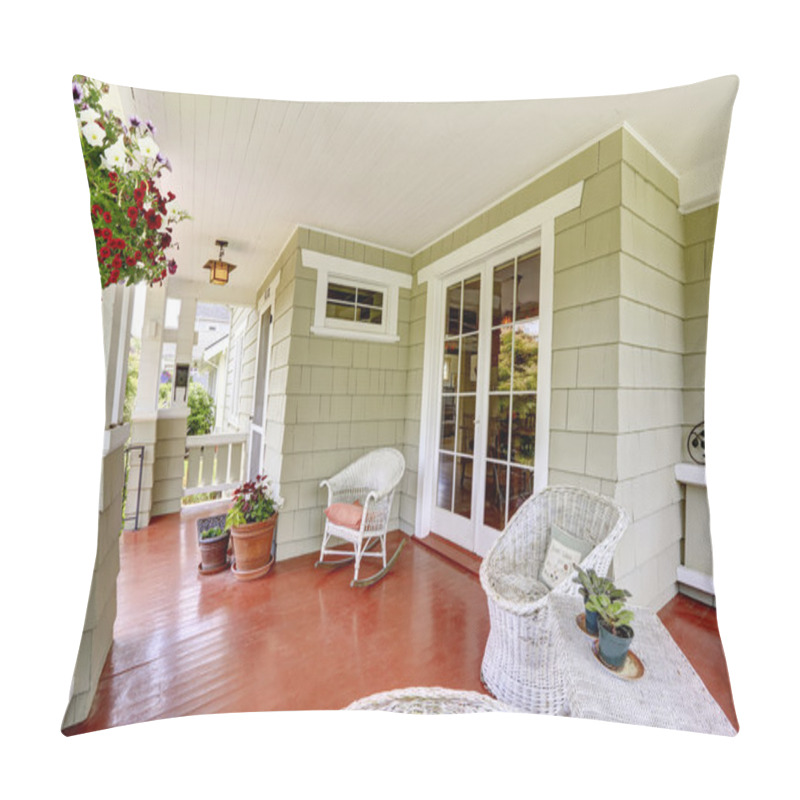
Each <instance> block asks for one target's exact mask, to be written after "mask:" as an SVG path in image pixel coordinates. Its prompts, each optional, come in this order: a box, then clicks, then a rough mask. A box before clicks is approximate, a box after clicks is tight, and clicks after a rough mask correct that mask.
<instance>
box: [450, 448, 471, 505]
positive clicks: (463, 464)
mask: <svg viewBox="0 0 800 800" xmlns="http://www.w3.org/2000/svg"><path fill="white" fill-rule="evenodd" d="M455 478H456V492H455V497H454V498H453V511H454V512H455V513H456V514H459V515H460V516H462V517H466V518H467V519H469V518H470V517H471V516H472V459H471V458H464V457H462V456H458V457H457V458H456V475H455Z"/></svg>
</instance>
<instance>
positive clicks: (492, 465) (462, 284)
mask: <svg viewBox="0 0 800 800" xmlns="http://www.w3.org/2000/svg"><path fill="white" fill-rule="evenodd" d="M540 276H541V252H540V250H539V249H535V250H530V249H527V250H525V251H524V252H522V253H521V254H518V255H516V254H515V255H512V256H509V257H507V258H500V257H497V258H495V259H488V260H487V261H486V262H485V263H484V264H482V265H481V266H480V267H473V268H472V269H471V270H470V269H467V270H466V271H463V272H462V273H459V274H456V275H453V276H451V277H450V278H448V279H446V280H445V287H444V304H445V308H444V326H443V330H442V331H441V336H440V340H439V346H440V355H441V361H440V365H441V370H440V372H439V376H440V383H439V391H438V408H437V413H438V428H437V434H436V450H435V462H436V463H435V472H436V475H435V489H434V492H433V497H432V506H433V507H432V509H431V517H430V519H431V530H432V531H434V532H435V533H437V534H439V535H440V536H443V537H444V538H446V539H448V540H450V541H453V542H455V543H456V544H458V545H460V546H461V547H464V548H466V549H468V550H472V551H475V552H478V553H485V552H486V550H488V548H489V546H491V543H492V542H493V541H494V540H495V539H496V538H497V536H498V535H499V533H500V531H502V530H503V528H504V527H505V526H506V524H507V523H508V521H509V520H510V519H511V517H512V516H513V515H514V513H515V512H516V510H517V509H518V508H519V506H520V505H521V504H522V503H523V502H524V501H525V499H527V498H528V497H529V496H530V495H531V494H532V493H533V489H534V473H535V469H536V420H537V413H536V412H537V391H538V365H539V295H540Z"/></svg>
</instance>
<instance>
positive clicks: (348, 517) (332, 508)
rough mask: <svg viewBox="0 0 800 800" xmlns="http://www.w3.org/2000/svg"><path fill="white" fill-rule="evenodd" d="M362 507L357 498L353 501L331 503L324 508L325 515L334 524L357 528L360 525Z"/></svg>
mask: <svg viewBox="0 0 800 800" xmlns="http://www.w3.org/2000/svg"><path fill="white" fill-rule="evenodd" d="M363 512H364V508H363V506H362V505H361V503H359V502H358V500H356V501H355V503H332V504H331V505H329V506H328V507H327V508H326V509H325V515H326V516H327V517H328V519H329V520H330V521H331V522H332V523H333V524H334V525H341V526H342V527H343V528H353V529H354V530H358V529H359V528H360V527H361V514H362V513H363Z"/></svg>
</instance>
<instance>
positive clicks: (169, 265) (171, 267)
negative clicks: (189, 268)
mask: <svg viewBox="0 0 800 800" xmlns="http://www.w3.org/2000/svg"><path fill="white" fill-rule="evenodd" d="M167 269H168V270H169V274H170V275H174V274H175V271H176V270H177V269H178V265H177V263H176V262H175V259H174V258H171V259H170V260H169V261H168V262H167Z"/></svg>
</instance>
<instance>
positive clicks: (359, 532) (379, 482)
mask: <svg viewBox="0 0 800 800" xmlns="http://www.w3.org/2000/svg"><path fill="white" fill-rule="evenodd" d="M405 468H406V462H405V459H404V458H403V455H402V454H401V453H400V452H399V451H398V450H395V449H393V448H388V447H387V448H382V449H379V450H373V451H371V452H369V453H367V454H366V455H364V456H362V457H361V458H359V459H358V460H356V461H354V462H353V463H352V464H350V465H349V466H347V467H345V468H344V469H343V470H342V471H341V472H339V473H337V474H336V475H334V476H333V477H332V478H328V479H327V480H324V481H322V483H320V486H327V487H328V507H327V508H326V510H325V514H326V520H325V531H324V533H323V537H322V547H321V548H320V552H319V561H317V563H316V565H315V566H323V565H324V566H336V565H339V564H344V563H348V562H351V561H352V562H355V572H354V575H353V580H352V581H351V583H350V585H351V586H366V585H369V584H371V583H375V582H376V581H378V580H380V579H381V578H382V577H383V576H384V575H385V574H386V573H387V572H388V570H389V569H390V567H391V566H392V563H394V559H395V558H396V557H397V555H398V554H399V552H400V548H399V547H398V549H397V550H396V551H395V553H394V555H393V556H392V558H391V560H390V561H389V562H387V560H386V533H387V528H388V526H389V515H390V513H391V510H392V500H393V498H394V491H395V489H396V488H397V485H398V484H399V483H400V480H401V479H402V477H403V473H404V472H405ZM345 517H347V518H345ZM332 538H333V539H343V540H344V541H345V542H348V543H349V544H351V545H352V549H341V546H340V545H338V544H337V545H336V546H333V547H332V546H330V545H331V542H330V540H331V539H332ZM378 543H379V544H380V551H379V552H371V551H370V548H371V547H372V546H373V545H375V544H378ZM401 547H402V542H401ZM327 556H333V557H334V560H330V559H328V560H326V557H327ZM364 557H370V558H380V559H382V562H383V566H382V569H381V570H380V571H379V572H377V573H375V574H374V575H371V576H370V577H368V578H366V579H364V580H359V577H358V573H359V568H360V566H361V559H362V558H364Z"/></svg>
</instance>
